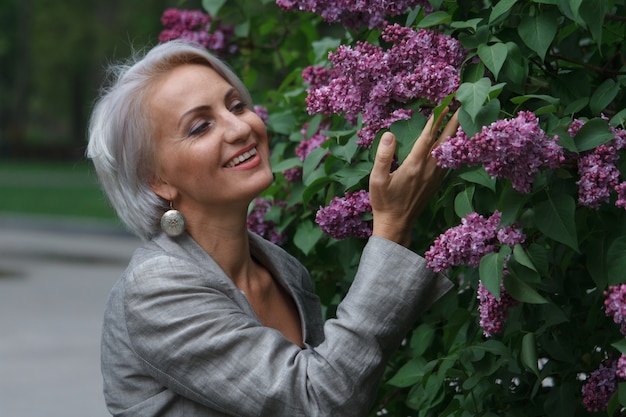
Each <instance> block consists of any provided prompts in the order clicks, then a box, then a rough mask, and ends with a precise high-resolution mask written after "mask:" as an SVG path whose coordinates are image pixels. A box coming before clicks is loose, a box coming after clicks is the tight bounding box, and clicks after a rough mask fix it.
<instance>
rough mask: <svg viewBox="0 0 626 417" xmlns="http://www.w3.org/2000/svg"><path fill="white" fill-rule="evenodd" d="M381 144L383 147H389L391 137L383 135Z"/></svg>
mask: <svg viewBox="0 0 626 417" xmlns="http://www.w3.org/2000/svg"><path fill="white" fill-rule="evenodd" d="M382 143H383V145H385V146H389V145H391V135H383V137H382Z"/></svg>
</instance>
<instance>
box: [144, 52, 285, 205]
mask: <svg viewBox="0 0 626 417" xmlns="http://www.w3.org/2000/svg"><path fill="white" fill-rule="evenodd" d="M249 104H250V103H244V102H243V101H242V98H241V97H240V96H239V93H238V92H237V90H235V89H234V88H233V86H231V85H230V84H229V83H228V82H226V80H224V79H223V78H222V77H221V76H220V75H219V74H218V73H217V72H215V70H213V69H212V68H209V67H207V66H203V65H197V64H189V65H183V66H180V67H177V68H175V69H174V70H172V71H170V72H169V73H168V74H166V75H165V76H164V77H163V78H162V79H161V80H160V82H159V83H158V84H157V85H156V86H155V89H154V90H153V94H152V95H151V98H150V101H149V106H150V115H151V119H152V122H153V123H155V124H156V135H155V138H154V140H155V146H156V162H157V164H156V165H157V166H156V176H157V178H156V179H155V180H154V181H153V183H152V184H151V185H152V188H153V189H154V191H155V192H156V193H157V194H158V195H159V196H161V197H162V198H164V199H166V200H170V201H173V203H174V206H175V208H176V209H178V210H180V211H182V212H183V214H185V216H188V215H192V213H196V212H198V213H206V212H215V211H216V210H218V209H222V210H226V212H232V210H233V209H237V213H239V212H240V210H241V209H242V208H247V205H248V204H249V203H250V201H252V199H253V198H254V197H255V196H257V195H258V193H260V192H261V191H263V190H264V189H265V188H267V187H268V186H269V185H270V184H271V183H272V179H273V177H272V171H271V167H270V162H269V149H268V139H267V133H266V130H265V124H264V123H263V121H262V120H261V118H260V117H259V116H257V114H256V113H254V112H253V111H251V110H249V109H248V108H247V107H246V105H249Z"/></svg>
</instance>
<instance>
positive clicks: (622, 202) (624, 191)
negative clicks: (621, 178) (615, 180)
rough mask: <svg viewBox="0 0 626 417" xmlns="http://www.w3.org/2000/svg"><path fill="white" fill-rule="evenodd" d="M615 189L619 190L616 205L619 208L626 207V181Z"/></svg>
mask: <svg viewBox="0 0 626 417" xmlns="http://www.w3.org/2000/svg"><path fill="white" fill-rule="evenodd" d="M615 191H617V200H616V201H615V205H616V206H617V207H619V208H623V209H626V182H622V183H620V184H618V185H617V186H615Z"/></svg>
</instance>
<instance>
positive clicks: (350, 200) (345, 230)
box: [315, 190, 372, 240]
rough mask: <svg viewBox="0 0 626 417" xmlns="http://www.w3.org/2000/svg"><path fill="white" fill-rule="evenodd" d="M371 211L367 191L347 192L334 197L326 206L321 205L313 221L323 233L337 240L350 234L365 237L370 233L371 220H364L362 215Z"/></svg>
mask: <svg viewBox="0 0 626 417" xmlns="http://www.w3.org/2000/svg"><path fill="white" fill-rule="evenodd" d="M371 212H372V206H371V204H370V197H369V193H368V192H367V191H365V190H360V191H356V192H353V193H351V192H347V193H345V195H344V196H343V197H335V198H334V199H333V200H332V201H331V202H330V204H329V205H328V206H326V207H321V208H320V209H319V210H318V212H317V214H316V216H315V222H316V223H317V224H318V225H319V226H320V227H321V228H322V231H324V233H326V234H328V235H330V236H331V237H333V238H335V239H337V240H341V239H346V238H348V237H350V236H355V237H357V238H360V239H365V238H368V237H369V236H371V235H372V221H371V220H364V219H363V216H364V215H365V214H367V213H371Z"/></svg>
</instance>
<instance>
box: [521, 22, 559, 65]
mask: <svg viewBox="0 0 626 417" xmlns="http://www.w3.org/2000/svg"><path fill="white" fill-rule="evenodd" d="M556 20H557V16H556V15H554V14H553V13H546V12H544V13H541V14H536V15H534V16H530V15H527V16H524V17H522V20H521V22H520V24H519V26H518V27H517V32H518V33H519V35H520V37H521V38H522V41H523V42H524V43H525V44H526V46H528V47H529V48H530V49H532V50H533V51H535V52H536V53H537V55H539V57H540V58H541V60H542V61H543V60H544V59H545V57H546V52H547V51H548V48H549V47H550V45H551V44H552V41H553V40H554V37H555V36H556V32H557V25H556Z"/></svg>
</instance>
